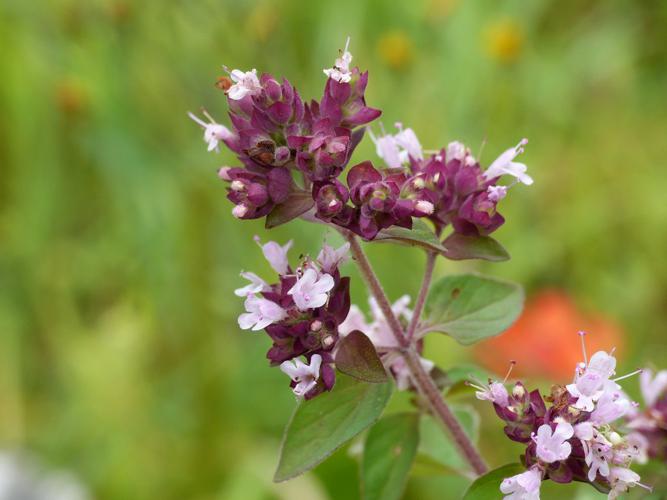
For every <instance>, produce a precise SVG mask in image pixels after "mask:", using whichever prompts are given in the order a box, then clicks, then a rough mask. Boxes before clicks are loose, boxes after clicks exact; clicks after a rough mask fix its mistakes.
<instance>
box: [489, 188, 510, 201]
mask: <svg viewBox="0 0 667 500" xmlns="http://www.w3.org/2000/svg"><path fill="white" fill-rule="evenodd" d="M486 192H487V193H488V195H489V200H491V201H500V200H502V199H503V198H504V197H505V196H507V186H489V187H488V189H487V190H486Z"/></svg>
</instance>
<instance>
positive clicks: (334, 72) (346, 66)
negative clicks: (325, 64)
mask: <svg viewBox="0 0 667 500" xmlns="http://www.w3.org/2000/svg"><path fill="white" fill-rule="evenodd" d="M349 47H350V37H347V41H346V42H345V50H344V51H343V53H342V54H341V56H340V57H338V58H337V59H336V62H335V63H334V67H333V68H328V69H325V70H324V74H325V75H327V76H328V77H329V78H331V79H332V80H336V81H337V82H338V83H348V82H349V81H350V80H351V79H352V72H351V71H350V63H351V62H352V54H351V53H350V52H349V51H348V50H347V49H348V48H349Z"/></svg>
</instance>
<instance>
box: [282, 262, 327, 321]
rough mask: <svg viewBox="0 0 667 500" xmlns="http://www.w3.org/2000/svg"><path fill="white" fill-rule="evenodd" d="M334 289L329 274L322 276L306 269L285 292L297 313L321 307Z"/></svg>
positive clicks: (313, 270)
mask: <svg viewBox="0 0 667 500" xmlns="http://www.w3.org/2000/svg"><path fill="white" fill-rule="evenodd" d="M333 287H334V279H333V277H331V275H329V274H322V275H319V273H318V272H317V271H316V270H315V269H313V268H308V269H306V270H305V271H304V273H303V275H302V276H301V277H300V278H299V279H298V280H297V282H296V284H295V285H294V286H293V287H292V288H290V290H289V291H288V292H287V293H288V294H289V295H291V296H292V299H293V300H294V304H296V307H297V309H299V311H306V310H308V309H316V308H318V307H322V306H323V305H324V304H326V303H327V300H328V299H329V295H328V292H330V291H331V289H332V288H333Z"/></svg>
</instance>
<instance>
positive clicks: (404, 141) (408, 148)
mask: <svg viewBox="0 0 667 500" xmlns="http://www.w3.org/2000/svg"><path fill="white" fill-rule="evenodd" d="M395 126H396V128H397V129H398V130H399V132H398V133H397V134H396V135H395V136H394V140H395V141H396V144H397V145H398V146H400V147H401V148H403V149H404V150H405V152H406V153H407V154H408V155H409V156H411V157H412V158H414V159H415V160H423V159H424V153H423V151H422V145H421V144H420V142H419V139H417V134H415V131H414V130H412V129H411V128H405V129H404V128H403V124H402V123H400V122H396V124H395Z"/></svg>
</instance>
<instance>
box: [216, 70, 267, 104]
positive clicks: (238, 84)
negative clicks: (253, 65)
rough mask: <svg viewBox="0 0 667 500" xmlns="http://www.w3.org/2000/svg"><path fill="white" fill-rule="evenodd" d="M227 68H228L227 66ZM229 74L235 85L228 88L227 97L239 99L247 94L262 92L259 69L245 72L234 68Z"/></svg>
mask: <svg viewBox="0 0 667 500" xmlns="http://www.w3.org/2000/svg"><path fill="white" fill-rule="evenodd" d="M225 69H227V68H225ZM229 76H230V77H231V79H232V81H233V82H234V85H232V86H231V87H229V90H227V97H229V98H230V99H233V100H235V101H238V100H240V99H243V98H244V97H245V96H247V95H257V94H259V93H261V92H262V85H261V84H260V83H259V78H257V70H256V69H253V70H251V71H246V72H243V71H241V70H240V69H233V70H232V71H231V72H230V73H229Z"/></svg>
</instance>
